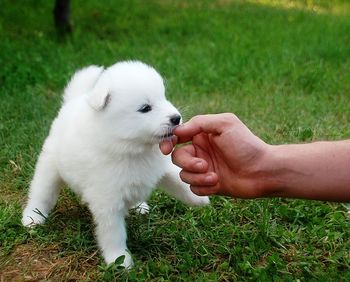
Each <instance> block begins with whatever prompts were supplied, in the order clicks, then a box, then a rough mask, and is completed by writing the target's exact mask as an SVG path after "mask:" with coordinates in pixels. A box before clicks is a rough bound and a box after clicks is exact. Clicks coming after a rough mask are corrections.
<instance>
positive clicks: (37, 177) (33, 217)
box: [22, 151, 61, 226]
mask: <svg viewBox="0 0 350 282" xmlns="http://www.w3.org/2000/svg"><path fill="white" fill-rule="evenodd" d="M60 184H61V178H60V176H59V173H58V171H57V168H56V166H55V164H54V160H53V158H52V156H51V155H50V154H49V153H48V152H45V151H42V152H41V154H40V156H39V159H38V162H37V164H36V168H35V172H34V177H33V180H32V182H31V184H30V189H29V196H28V202H27V205H26V207H25V209H24V210H23V215H22V224H23V225H24V226H34V225H36V224H41V223H43V222H44V221H45V219H46V217H47V216H48V214H49V212H50V211H51V209H52V208H53V207H54V206H55V204H56V202H57V198H58V194H59V188H60Z"/></svg>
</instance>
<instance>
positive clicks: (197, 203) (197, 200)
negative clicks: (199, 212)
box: [191, 196, 210, 206]
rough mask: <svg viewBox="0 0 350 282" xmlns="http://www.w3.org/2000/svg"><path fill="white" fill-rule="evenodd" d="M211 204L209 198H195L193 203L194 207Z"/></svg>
mask: <svg viewBox="0 0 350 282" xmlns="http://www.w3.org/2000/svg"><path fill="white" fill-rule="evenodd" d="M209 203H210V200H209V197H208V196H194V197H193V198H192V201H191V205H192V206H205V205H208V204H209Z"/></svg>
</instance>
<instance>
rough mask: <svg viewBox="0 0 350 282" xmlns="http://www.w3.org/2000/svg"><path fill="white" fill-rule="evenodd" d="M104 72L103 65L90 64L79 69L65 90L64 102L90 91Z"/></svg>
mask: <svg viewBox="0 0 350 282" xmlns="http://www.w3.org/2000/svg"><path fill="white" fill-rule="evenodd" d="M102 72H103V67H99V66H89V67H86V68H83V69H81V70H79V71H77V72H76V73H75V74H74V75H73V77H72V78H71V80H70V81H69V83H68V84H67V86H66V88H65V90H64V94H63V103H67V102H68V101H70V100H72V99H74V98H76V97H78V96H81V95H85V94H86V93H88V92H89V91H90V90H91V89H92V88H93V87H94V85H95V83H96V82H97V80H98V78H99V77H100V75H101V74H102Z"/></svg>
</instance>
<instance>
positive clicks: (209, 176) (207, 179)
mask: <svg viewBox="0 0 350 282" xmlns="http://www.w3.org/2000/svg"><path fill="white" fill-rule="evenodd" d="M213 180H214V178H213V176H212V175H207V176H206V177H205V178H204V181H205V182H206V183H212V182H213Z"/></svg>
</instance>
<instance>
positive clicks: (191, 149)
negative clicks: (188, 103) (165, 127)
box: [160, 113, 269, 198]
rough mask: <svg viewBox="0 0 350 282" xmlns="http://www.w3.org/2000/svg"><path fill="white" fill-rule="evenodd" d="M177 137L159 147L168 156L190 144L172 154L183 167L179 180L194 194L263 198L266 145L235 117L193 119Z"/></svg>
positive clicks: (175, 131) (179, 131) (180, 127)
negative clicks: (263, 167) (178, 145)
mask: <svg viewBox="0 0 350 282" xmlns="http://www.w3.org/2000/svg"><path fill="white" fill-rule="evenodd" d="M174 134H175V136H176V137H174V138H172V139H171V140H170V141H166V142H163V143H161V144H160V149H161V151H162V152H163V153H164V154H169V153H170V152H171V151H172V150H173V148H174V146H175V145H176V144H177V143H186V142H189V141H191V143H190V144H187V145H184V146H182V147H179V148H176V149H175V150H174V151H173V152H172V160H173V163H174V164H176V165H177V166H179V167H180V168H182V171H181V173H180V177H181V179H182V180H183V181H184V182H186V183H188V184H190V185H191V190H192V191H193V192H194V193H196V194H197V195H212V194H218V195H229V196H232V197H239V198H256V197H260V196H263V195H264V193H265V191H264V189H263V185H261V183H259V181H257V179H262V177H261V173H262V166H263V165H264V159H265V157H266V155H267V152H268V149H269V145H268V144H266V143H265V142H263V141H262V140H261V139H260V138H258V137H257V136H255V135H254V134H253V133H252V132H251V131H250V130H249V129H248V128H247V127H246V126H245V125H244V124H243V123H242V122H241V121H240V120H239V119H238V118H237V117H236V116H235V115H233V114H229V113H225V114H217V115H203V116H196V117H194V118H192V119H191V120H190V121H188V122H186V123H184V124H183V125H180V126H179V127H177V128H176V129H175V130H174Z"/></svg>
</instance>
